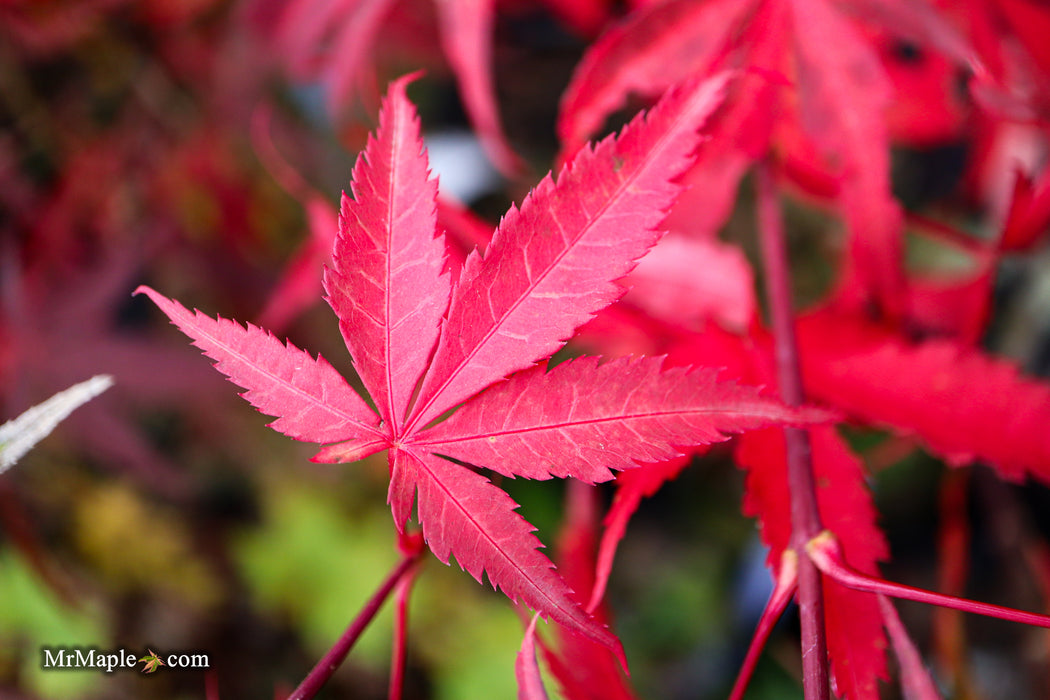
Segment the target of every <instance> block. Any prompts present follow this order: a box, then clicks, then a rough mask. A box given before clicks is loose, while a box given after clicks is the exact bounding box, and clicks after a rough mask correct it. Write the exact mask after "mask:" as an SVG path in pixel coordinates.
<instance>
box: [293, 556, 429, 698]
mask: <svg viewBox="0 0 1050 700" xmlns="http://www.w3.org/2000/svg"><path fill="white" fill-rule="evenodd" d="M419 556H420V554H419V553H416V554H412V555H410V556H406V557H404V558H403V559H402V560H401V561H400V562H399V563H398V565H397V566H396V567H395V568H394V570H393V571H391V572H390V574H389V575H388V576H387V577H386V580H385V581H383V583H382V584H381V585H380V586H379V588H378V589H376V592H375V593H373V594H372V597H371V598H370V599H369V600H368V602H367V603H365V605H364V607H363V608H361V612H359V613H358V614H357V617H355V618H354V620H353V622H351V623H350V626H349V627H347V628H346V631H345V632H343V634H342V636H341V637H339V639H338V640H337V641H336V643H335V644H334V645H332V648H331V649H329V650H328V653H326V654H325V655H324V656H323V657H321V660H320V661H318V662H317V665H316V666H314V667H313V669H311V671H310V673H308V674H307V675H306V678H304V679H303V682H302V683H300V684H299V687H297V688H296V689H295V690H293V691H292V694H291V695H289V696H288V700H310V698H312V697H314V696H315V695H317V692H318V691H319V690H321V687H322V686H323V685H324V684H325V683H327V682H328V679H329V678H331V677H332V674H333V673H335V670H336V669H337V668H339V666H340V665H341V664H342V663H343V661H345V660H346V656H347V654H349V653H350V650H351V649H352V648H353V647H354V644H356V643H357V639H358V637H360V636H361V634H362V633H363V632H364V631H365V629H367V628H368V625H369V624H370V623H371V622H372V618H374V617H375V616H376V613H378V612H379V609H380V608H381V607H383V603H385V602H386V599H387V598H389V597H390V593H391V592H392V591H393V590H394V588H396V587H397V584H398V582H399V581H401V579H403V578H404V577H405V576H406V575H408V574H409V573H410V572H411V571H412V568H413V567H414V566H415V565H416V563H417V562H418V561H419Z"/></svg>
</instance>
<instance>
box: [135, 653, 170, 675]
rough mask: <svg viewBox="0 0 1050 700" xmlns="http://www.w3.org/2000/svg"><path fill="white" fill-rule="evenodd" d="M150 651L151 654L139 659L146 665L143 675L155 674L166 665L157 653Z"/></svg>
mask: <svg viewBox="0 0 1050 700" xmlns="http://www.w3.org/2000/svg"><path fill="white" fill-rule="evenodd" d="M148 651H149V654H147V655H146V656H143V657H142V658H141V659H139V661H141V662H143V663H144V664H146V665H145V666H143V668H142V672H143V673H153V672H154V671H156V670H157V669H158V668H160V667H161V666H163V665H164V662H163V661H161V660H160V657H159V656H157V653H156V652H155V651H153V650H152V649H149V650H148Z"/></svg>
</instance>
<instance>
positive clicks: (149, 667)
mask: <svg viewBox="0 0 1050 700" xmlns="http://www.w3.org/2000/svg"><path fill="white" fill-rule="evenodd" d="M140 654H141V655H140ZM40 655H41V659H40V664H41V666H42V667H43V668H44V669H45V670H50V669H80V670H85V669H87V670H92V669H94V670H99V671H105V672H106V673H113V671H117V670H121V669H132V668H135V667H136V666H138V664H140V663H141V664H142V668H141V669H139V670H140V671H142V673H153V672H154V671H156V670H157V669H158V668H160V667H161V666H168V667H169V668H176V669H178V668H198V669H199V668H210V667H211V659H210V658H209V656H208V655H207V654H190V653H185V652H175V653H172V654H167V655H164V656H162V655H159V654H157V653H156V652H154V651H153V650H152V649H147V650H146V653H145V654H143V653H142V652H139V653H135V652H132V651H130V650H128V649H114V650H112V651H100V650H98V649H95V648H93V647H54V648H48V647H42V648H41V649H40Z"/></svg>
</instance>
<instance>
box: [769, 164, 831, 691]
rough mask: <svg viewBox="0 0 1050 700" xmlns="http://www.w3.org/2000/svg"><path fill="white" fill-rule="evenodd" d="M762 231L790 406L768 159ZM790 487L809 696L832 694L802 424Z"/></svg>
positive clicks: (788, 321)
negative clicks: (808, 551) (810, 545)
mask: <svg viewBox="0 0 1050 700" xmlns="http://www.w3.org/2000/svg"><path fill="white" fill-rule="evenodd" d="M755 186H756V190H757V197H758V201H757V206H758V232H759V239H760V241H761V244H762V264H763V269H764V271H765V274H766V297H767V300H768V303H769V313H770V317H771V319H772V325H773V335H774V341H775V354H776V366H777V380H778V383H779V385H780V395H781V398H782V399H783V401H784V403H786V404H788V405H789V406H799V405H801V404H802V403H803V402H804V400H805V397H804V394H803V391H802V375H801V372H800V371H799V363H798V346H797V344H796V341H795V320H794V311H793V309H792V300H791V271H790V268H789V267H788V259H787V246H786V243H785V240H784V239H785V236H784V223H783V220H782V219H781V212H780V203H779V201H778V199H777V191H776V185H775V184H774V182H773V174H772V172H771V169H770V166H769V165H768V164H762V165H760V166H759V168H758V171H757V173H756V176H755ZM784 440H785V441H786V443H787V469H788V487H789V490H790V494H791V538H792V547H793V548H794V549H795V551H796V552H798V553H799V558H798V559H799V561H798V606H799V616H800V618H801V623H802V683H803V690H804V693H805V698H806V700H829V698H830V693H829V688H828V650H827V639H826V637H825V632H824V595H823V590H822V588H821V579H820V572H819V571H818V570H817V568H816V566H814V565H813V562H811V561H810V560H809V558H808V557H807V556H805V544H806V542H808V541H809V540H811V539H812V538H813V537H815V536H816V535H817V534H818V533H819V532H821V530H822V529H823V527H822V526H821V521H820V512H819V511H818V510H817V496H816V486H815V483H814V479H813V460H812V457H811V455H810V447H809V436H808V434H807V433H806V432H805V431H804V430H800V429H798V428H785V429H784Z"/></svg>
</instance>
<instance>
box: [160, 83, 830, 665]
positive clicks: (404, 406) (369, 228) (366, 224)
mask: <svg viewBox="0 0 1050 700" xmlns="http://www.w3.org/2000/svg"><path fill="white" fill-rule="evenodd" d="M407 81H408V78H402V79H400V80H398V81H396V82H395V83H393V85H392V86H391V88H390V90H389V93H388V96H387V98H386V99H385V101H384V104H383V107H382V109H381V112H380V119H379V128H378V131H377V133H376V135H375V136H374V137H373V138H370V139H369V142H368V144H367V146H366V148H365V150H364V152H363V153H362V154H361V156H360V157H359V158H358V161H357V164H356V166H355V168H354V171H353V182H352V192H353V195H354V198H353V199H350V198H348V197H346V196H344V198H343V202H342V212H341V216H340V224H339V232H338V235H337V237H336V240H335V244H334V250H333V255H332V261H333V262H332V265H331V267H329V268H327V269H326V270H325V273H324V286H325V289H326V291H327V301H328V303H329V304H330V305H331V307H332V309H333V311H334V312H335V314H336V316H337V317H338V318H339V329H340V331H341V333H342V335H343V338H344V340H345V342H346V346H347V349H348V350H349V352H350V355H351V357H352V358H353V361H354V364H355V366H356V369H357V372H358V374H359V375H360V378H361V381H362V383H363V384H364V387H365V388H366V390H367V391H368V395H369V396H370V398H371V401H372V403H373V404H374V407H375V408H374V409H373V408H372V406H370V405H369V404H368V403H367V402H366V401H365V399H363V398H362V397H361V396H359V395H358V394H357V393H356V392H355V391H354V390H353V389H352V388H351V387H350V385H349V384H348V383H347V382H346V380H345V379H344V378H343V377H342V376H340V374H339V373H338V372H337V371H336V370H335V369H334V368H333V367H332V365H330V364H329V363H328V362H326V361H325V360H324V359H322V358H320V357H318V358H317V359H314V358H313V357H312V356H311V355H310V354H308V353H307V352H304V351H303V350H300V349H299V348H297V347H295V346H293V345H291V344H282V343H281V342H280V341H279V340H277V339H276V338H275V337H274V336H273V335H272V334H270V333H268V332H266V331H264V330H262V329H260V328H258V327H255V326H252V325H249V326H248V327H247V328H244V327H242V326H240V325H239V324H237V323H235V322H233V321H230V320H226V319H222V318H218V319H213V318H210V317H208V316H205V315H203V314H201V313H200V312H196V313H194V312H190V311H188V310H187V309H186V308H184V307H183V306H181V305H180V304H179V303H178V302H175V301H173V300H170V299H167V298H165V297H163V296H161V295H160V294H158V293H157V292H155V291H154V290H152V289H149V288H146V287H142V288H140V290H139V291H142V292H144V293H146V294H148V295H149V296H150V298H151V299H152V300H153V301H154V302H155V303H156V304H157V305H158V306H159V307H160V308H161V309H162V310H163V311H164V312H165V313H166V314H167V315H168V316H169V317H170V318H171V320H172V321H173V322H174V323H175V324H176V325H177V326H179V328H180V329H182V330H183V332H185V333H186V334H187V335H189V336H190V337H192V338H193V339H194V341H195V344H196V345H197V346H198V347H200V348H202V349H203V350H204V352H205V353H206V354H207V355H208V356H209V357H211V358H212V359H214V360H215V361H216V367H217V369H219V370H220V371H222V372H223V373H224V374H226V375H227V376H228V377H229V378H230V379H231V380H233V381H234V382H236V383H237V384H239V385H240V386H242V387H244V388H245V389H246V390H247V391H246V392H245V393H244V394H243V396H244V397H245V398H246V399H247V400H248V401H250V402H251V403H252V405H254V406H255V407H256V408H257V409H259V410H260V411H262V412H264V413H267V414H269V415H272V416H276V420H275V421H274V422H273V423H271V424H270V426H271V427H272V428H274V429H275V430H278V431H280V432H282V433H284V434H286V435H288V436H290V437H292V438H295V439H297V440H303V441H307V442H315V443H322V444H325V445H327V446H326V447H324V448H322V449H321V451H320V452H319V453H318V454H317V455H316V456H315V457H314V459H315V460H317V461H324V462H347V461H353V460H356V459H360V458H362V457H365V456H367V455H370V454H373V453H376V452H379V451H382V450H386V451H387V453H388V457H389V467H390V488H389V492H388V501H389V503H390V505H391V508H392V510H393V515H394V522H395V525H396V526H397V528H398V529H399V530H402V529H403V528H404V527H405V523H406V521H407V520H408V518H409V516H410V515H411V511H412V506H413V503H416V504H417V509H418V510H417V517H418V520H419V522H420V524H421V526H422V530H423V535H424V537H425V539H426V541H427V544H428V546H429V547H430V549H431V551H432V552H433V553H434V554H435V555H436V556H437V557H438V558H439V559H440V560H441V561H443V562H446V563H447V562H448V561H449V557H450V556H452V555H455V557H456V560H457V562H458V563H459V565H460V566H461V567H463V568H464V569H465V570H466V571H468V572H469V573H470V574H471V575H473V576H474V577H475V578H476V579H478V580H479V581H480V580H481V576H482V572H487V574H488V578H489V581H490V582H491V583H492V584H493V585H494V586H495V587H498V588H500V589H502V590H503V591H504V592H505V593H506V594H507V595H508V596H509V597H510V598H511V599H512V600H515V601H517V600H521V601H524V602H525V603H526V604H527V605H528V606H530V607H532V608H534V609H535V610H537V611H538V612H540V613H541V614H543V615H544V616H545V617H548V618H552V619H554V620H556V621H557V622H559V623H560V624H562V625H564V626H565V627H566V628H568V629H569V630H571V631H573V632H575V633H578V634H581V635H583V636H585V637H587V638H589V639H591V640H594V641H597V642H600V643H601V644H604V645H605V646H607V647H610V648H612V649H614V650H617V651H620V647H619V643H618V641H617V640H616V638H615V637H614V636H613V635H612V633H611V632H609V631H608V630H607V629H606V628H605V627H604V625H602V624H600V623H599V622H597V621H596V620H594V619H593V618H591V617H590V616H589V615H588V614H587V613H585V612H584V611H583V610H582V609H581V608H580V606H579V605H578V603H577V602H576V601H575V599H574V598H573V597H572V592H571V591H570V589H569V587H568V586H567V585H566V584H565V582H564V581H563V580H562V579H561V578H560V577H559V576H558V575H557V574H556V572H555V571H554V570H553V566H552V564H551V563H550V561H549V560H548V559H547V558H546V557H544V556H543V555H542V554H541V553H540V552H538V551H537V547H538V546H540V542H539V540H538V539H536V537H535V536H534V535H533V534H532V532H533V530H534V528H533V527H532V526H531V525H529V523H527V522H526V521H525V520H524V519H523V518H521V517H520V516H519V515H517V514H516V513H515V512H514V510H515V508H516V507H517V506H516V504H515V503H514V502H513V501H512V500H511V498H510V497H509V496H508V495H507V494H506V493H505V492H504V491H502V490H500V489H499V488H497V487H496V486H494V485H493V484H492V483H490V482H489V481H488V479H486V478H485V477H484V476H483V475H482V474H480V473H479V472H478V471H476V470H475V469H474V468H471V467H470V466H468V465H476V466H478V467H486V468H489V469H492V470H495V471H497V472H499V473H501V474H504V475H506V476H510V477H515V476H524V477H527V478H536V479H547V478H550V477H552V476H558V477H566V476H572V477H574V478H576V479H579V480H581V481H585V482H596V481H603V480H606V479H609V478H611V476H612V473H611V471H610V470H614V469H627V468H631V467H634V466H636V465H637V464H638V463H639V462H653V461H660V460H666V459H670V458H673V457H675V456H678V455H679V454H680V449H679V448H680V447H684V446H689V445H697V444H706V443H709V442H714V441H719V440H723V439H725V438H726V437H727V435H728V434H729V433H733V432H739V431H742V430H746V429H750V428H758V427H762V426H768V425H771V424H776V423H782V422H785V421H790V422H797V421H799V420H812V419H818V416H817V415H816V413H811V414H809V415H807V413H806V412H801V413H800V412H797V411H793V410H791V409H788V408H786V407H784V406H782V405H781V404H779V403H777V402H775V401H773V400H770V399H766V398H763V397H760V396H759V394H758V392H757V390H754V389H748V388H744V387H740V386H737V385H736V384H734V383H724V382H719V381H718V380H717V379H716V376H715V373H714V372H713V371H707V370H704V369H691V368H676V369H669V370H664V369H663V368H662V359H661V358H638V359H619V360H614V361H610V362H608V363H606V364H599V362H598V361H597V360H596V359H595V358H585V359H578V360H575V361H572V362H565V363H562V364H560V365H558V366H556V367H554V368H553V369H548V368H547V367H546V366H544V365H537V364H535V363H536V362H538V361H542V360H544V359H546V358H547V357H549V356H550V355H551V354H552V353H553V352H554V351H556V350H557V349H558V348H559V347H561V345H562V344H563V342H564V341H565V340H566V339H567V338H569V337H570V336H571V335H572V333H573V330H574V329H575V328H576V327H577V326H579V325H580V324H582V323H584V322H585V321H587V320H588V319H589V318H590V317H591V315H592V314H593V313H595V312H596V311H598V310H599V309H601V308H602V307H604V306H606V305H608V304H610V303H611V302H612V301H614V300H615V299H616V298H617V297H618V296H620V295H621V294H622V293H623V289H621V288H620V287H619V286H618V285H617V284H616V283H615V282H614V280H616V279H618V278H620V277H623V276H624V275H625V274H627V273H628V272H629V271H630V269H631V268H632V267H633V266H634V261H635V260H636V259H637V258H639V257H640V256H641V255H643V254H644V253H645V251H646V250H647V249H648V248H649V247H650V246H652V245H653V244H654V243H655V242H656V240H657V239H658V238H659V235H660V234H659V233H658V232H657V231H656V230H655V227H656V226H657V225H658V224H659V223H660V220H661V219H662V217H663V212H664V211H665V210H666V208H667V207H668V206H669V205H670V204H671V202H672V201H673V199H674V197H675V195H676V194H677V192H678V189H679V187H678V186H677V185H675V184H674V183H673V178H674V177H675V176H677V175H678V174H679V173H681V172H682V170H683V169H684V168H685V167H687V166H688V164H689V162H690V158H689V156H690V153H691V152H692V151H693V150H694V148H695V147H696V144H697V142H698V141H699V139H700V136H699V134H698V129H699V127H700V126H701V125H702V124H703V123H704V121H705V119H706V118H707V116H708V114H709V113H710V112H711V111H712V109H713V108H714V107H715V106H716V105H717V104H718V102H719V99H720V95H721V92H722V90H723V87H724V84H725V82H726V78H725V77H724V76H722V77H717V78H714V79H712V80H709V81H706V82H699V81H693V82H690V83H688V84H685V85H683V86H681V87H680V88H679V89H676V90H673V91H671V92H669V93H668V95H667V96H666V97H665V98H664V99H662V100H661V101H660V102H659V103H658V104H657V105H656V106H655V107H654V108H653V110H652V111H651V112H650V113H649V114H648V115H646V116H642V115H640V116H638V117H636V118H635V119H634V120H633V121H632V122H631V123H630V124H629V125H628V126H627V127H626V128H625V129H624V130H623V132H622V133H621V134H620V135H619V136H618V137H615V138H613V137H610V138H607V139H605V140H604V141H602V142H601V143H599V144H598V145H597V146H596V147H595V148H593V149H591V148H585V149H582V150H581V152H580V153H579V154H578V155H577V157H576V158H575V159H574V160H573V162H572V163H571V164H570V165H569V166H568V167H567V168H566V169H564V170H563V171H562V173H561V174H560V176H559V177H558V178H557V180H555V179H553V178H551V177H549V176H548V177H546V178H544V179H543V181H541V182H540V184H539V185H538V186H537V187H536V188H535V189H534V190H533V192H532V193H531V194H530V195H529V196H528V197H526V198H525V200H524V202H523V203H522V205H521V207H520V208H515V207H512V208H511V209H510V211H509V212H508V213H507V215H506V216H505V217H504V218H503V221H502V222H501V223H500V225H499V227H498V229H497V230H496V232H495V235H494V236H493V238H492V242H491V244H490V245H489V247H488V249H487V250H486V252H485V254H484V256H483V255H481V254H480V253H478V252H477V251H475V252H474V253H472V254H471V255H470V256H469V257H468V258H467V260H466V262H465V264H464V267H463V270H462V272H461V273H460V275H459V277H458V282H457V283H456V284H455V285H454V286H453V284H452V283H451V282H450V274H449V272H448V271H447V270H446V256H445V250H444V240H443V238H442V236H441V234H440V229H439V228H438V227H437V225H436V221H437V215H436V211H435V201H436V197H437V183H436V181H434V180H433V179H431V178H430V177H429V175H428V171H427V160H426V157H425V154H424V153H423V151H422V141H421V139H420V133H419V129H420V126H419V121H418V117H417V116H416V114H415V111H414V108H413V106H412V104H411V103H410V102H409V101H408V99H407V97H406V95H405V86H406V83H407ZM457 407H458V410H456V411H455V412H454V413H453V414H452V415H451V417H450V418H448V419H447V420H444V421H443V422H436V423H435V421H438V419H439V418H442V417H443V416H444V415H445V414H447V413H449V412H450V411H452V410H453V409H456V408H457ZM621 653H622V652H621Z"/></svg>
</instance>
